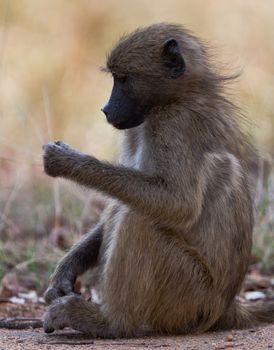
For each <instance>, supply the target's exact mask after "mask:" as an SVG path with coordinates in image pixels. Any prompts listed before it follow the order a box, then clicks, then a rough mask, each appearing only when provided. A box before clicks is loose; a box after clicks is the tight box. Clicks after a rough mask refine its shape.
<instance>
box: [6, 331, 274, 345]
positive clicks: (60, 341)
mask: <svg viewBox="0 0 274 350" xmlns="http://www.w3.org/2000/svg"><path fill="white" fill-rule="evenodd" d="M72 348H73V349H85V350H90V349H184V350H205V349H213V350H217V349H242V350H244V349H245V350H250V349H256V350H268V349H274V325H271V326H266V327H260V328H254V329H248V330H241V331H240V330H236V331H232V332H231V331H229V332H212V333H206V334H202V335H198V336H176V337H174V336H173V337H155V338H139V339H115V340H103V339H90V338H87V337H83V336H82V335H80V334H79V333H75V332H70V331H62V332H59V333H55V334H50V335H46V334H44V333H43V331H42V330H41V329H39V330H24V331H21V330H20V331H19V330H0V350H34V349H35V350H36V349H41V350H43V349H46V350H50V349H58V350H66V349H72Z"/></svg>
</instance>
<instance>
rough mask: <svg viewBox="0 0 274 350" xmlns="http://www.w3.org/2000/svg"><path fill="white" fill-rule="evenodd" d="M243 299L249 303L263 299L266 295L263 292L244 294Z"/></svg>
mask: <svg viewBox="0 0 274 350" xmlns="http://www.w3.org/2000/svg"><path fill="white" fill-rule="evenodd" d="M245 298H246V300H249V301H256V300H260V299H265V298H266V295H265V294H264V293H263V292H246V293H245Z"/></svg>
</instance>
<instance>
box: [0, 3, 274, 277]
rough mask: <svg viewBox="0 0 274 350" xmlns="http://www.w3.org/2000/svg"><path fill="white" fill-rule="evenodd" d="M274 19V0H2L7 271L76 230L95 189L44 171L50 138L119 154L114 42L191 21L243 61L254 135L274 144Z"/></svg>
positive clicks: (264, 144) (2, 249) (262, 229)
mask: <svg viewBox="0 0 274 350" xmlns="http://www.w3.org/2000/svg"><path fill="white" fill-rule="evenodd" d="M273 18H274V3H273V1H272V0H264V1H261V2H258V1H257V0H247V1H244V0H234V1H226V0H220V1H214V0H208V1H202V0H193V1H187V0H183V1H179V0H170V1H165V0H158V1H145V0H138V1H137V0H133V1H131V2H129V1H127V0H115V1H114V0H104V1H99V2H98V1H95V0H79V1H74V2H73V1H65V0H56V1H54V2H47V1H36V0H14V1H11V0H0V235H1V242H0V261H2V262H3V263H2V267H0V275H1V269H2V273H3V272H4V271H5V270H6V269H7V268H8V269H9V268H10V267H12V266H14V265H16V264H17V263H19V262H21V261H22V260H28V259H29V258H30V256H31V257H32V258H33V256H35V255H37V252H38V251H39V254H40V249H39V250H38V247H39V248H41V239H43V240H42V242H44V244H45V245H47V237H48V234H49V232H50V231H51V230H52V228H53V227H55V226H56V225H59V226H60V225H61V226H62V225H63V226H64V227H65V228H66V229H67V230H68V231H70V232H71V233H72V239H74V238H73V237H75V235H76V234H77V232H79V230H80V226H81V213H82V211H83V210H84V208H85V207H86V203H87V197H88V195H87V194H86V193H83V192H81V191H80V190H79V189H77V188H76V187H74V186H73V185H71V184H67V183H64V182H61V183H60V184H56V183H55V185H54V184H53V181H52V180H51V179H48V178H47V177H46V176H45V175H44V174H43V172H42V167H41V146H42V144H43V143H44V142H45V141H47V140H49V139H63V140H64V141H65V142H67V143H69V144H71V145H72V146H74V147H76V148H79V149H82V150H83V151H85V152H90V153H92V154H93V155H95V156H97V157H99V158H107V159H112V158H114V157H115V155H116V152H117V146H116V145H117V135H118V134H117V132H115V131H114V130H113V129H112V128H111V127H110V126H109V125H107V123H105V120H104V117H103V115H102V113H101V112H100V107H101V106H102V105H103V103H104V102H105V101H106V99H107V98H108V94H109V91H110V87H111V79H110V78H109V77H108V76H106V75H104V74H102V73H101V72H100V70H99V67H100V65H102V64H103V62H104V57H105V53H106V52H107V51H108V50H109V49H110V47H111V45H112V44H113V42H115V41H116V39H117V38H118V37H119V36H120V35H121V34H123V33H124V32H128V31H130V30H132V29H134V28H136V27H137V26H140V25H146V24H150V23H153V22H160V21H169V22H178V23H182V24H184V25H185V26H186V27H188V28H190V29H192V30H193V32H195V33H196V34H197V35H198V36H200V37H202V38H204V40H205V41H209V42H211V43H212V44H213V45H214V46H216V47H217V50H216V54H217V56H218V57H220V61H223V62H229V64H228V65H227V66H228V69H230V68H231V70H233V69H236V70H239V69H243V75H242V77H241V79H240V80H239V82H238V83H237V85H236V86H235V87H234V94H233V98H234V101H235V102H237V103H239V104H240V105H241V106H242V108H243V110H244V113H245V114H246V115H247V116H248V118H249V120H250V123H249V125H248V130H247V131H248V132H249V133H250V134H251V136H252V138H253V140H254V142H255V143H256V144H257V145H258V146H259V148H260V149H262V150H263V151H268V152H273V149H274V137H273V135H274V115H273V110H274V99H273V96H274V84H273V79H274V78H273V77H274V74H273V73H274V65H273V58H274V22H273ZM229 67H230V68H229ZM232 67H234V68H232ZM273 187H274V185H273V181H272V184H270V185H269V187H268V190H266V191H265V192H264V193H265V194H264V196H265V197H264V198H267V199H263V200H262V202H261V204H260V205H259V224H258V229H256V234H255V240H254V241H255V248H254V251H255V252H256V254H257V256H259V257H260V259H261V261H263V263H264V264H265V265H267V266H270V265H272V264H273V251H274V247H273V230H274V229H273V222H274V220H273V215H274V214H273V211H274V208H273V202H274V190H273ZM26 237H27V238H28V239H26ZM14 242H16V245H15V244H14ZM16 246H17V247H19V248H20V249H21V251H20V250H19V249H17V248H16ZM18 250H19V251H18ZM46 251H47V250H46Z"/></svg>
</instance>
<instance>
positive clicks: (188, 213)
mask: <svg viewBox="0 0 274 350" xmlns="http://www.w3.org/2000/svg"><path fill="white" fill-rule="evenodd" d="M44 166H45V171H46V173H47V174H48V175H50V176H60V177H64V178H67V179H70V180H73V181H75V182H77V183H79V184H80V185H84V186H86V187H91V188H95V189H97V190H100V191H102V192H104V193H106V194H107V195H109V196H112V197H114V198H117V199H118V200H120V201H122V202H124V203H126V204H129V205H130V206H134V207H135V208H136V209H138V210H141V211H142V212H144V213H145V214H146V215H148V216H150V217H152V218H153V219H157V220H159V222H161V223H162V224H166V225H170V226H173V227H176V226H177V225H181V224H182V221H184V222H185V223H187V224H189V223H190V222H191V221H192V220H193V218H194V217H195V216H196V215H197V212H198V210H199V205H197V203H196V202H195V201H196V199H195V198H198V197H199V196H195V195H194V194H193V196H190V195H189V191H190V190H189V188H188V189H187V190H186V191H188V193H187V195H185V196H184V193H182V191H180V193H179V192H178V191H176V190H175V189H172V188H169V186H168V185H167V183H166V182H165V181H164V180H163V179H162V178H160V177H158V176H156V175H155V176H153V175H148V174H145V173H142V172H141V171H138V170H135V169H132V168H127V167H124V166H115V165H112V164H109V163H106V162H101V161H99V160H97V159H96V158H94V157H91V156H89V155H85V154H82V153H79V152H76V151H74V150H73V149H71V148H70V147H69V146H67V145H65V144H63V143H61V142H58V143H49V144H47V145H46V146H45V155H44ZM185 194H186V193H185Z"/></svg>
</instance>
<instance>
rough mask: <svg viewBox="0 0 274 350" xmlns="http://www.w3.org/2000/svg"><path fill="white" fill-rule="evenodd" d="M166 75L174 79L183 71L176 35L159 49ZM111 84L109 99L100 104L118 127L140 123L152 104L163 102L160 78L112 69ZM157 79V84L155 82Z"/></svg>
mask: <svg viewBox="0 0 274 350" xmlns="http://www.w3.org/2000/svg"><path fill="white" fill-rule="evenodd" d="M161 58H162V68H163V69H164V74H165V75H166V78H168V79H169V80H170V79H177V78H179V77H180V76H181V75H183V73H184V71H185V62H184V59H183V57H182V55H181V53H180V49H179V45H178V43H177V41H176V40H175V39H170V40H168V41H166V42H165V43H164V45H163V49H162V52H161ZM112 75H113V80H114V84H113V88H112V92H111V96H110V99H109V101H108V103H107V104H106V105H105V106H104V107H103V108H102V111H103V112H104V113H105V115H106V118H107V121H108V122H109V123H110V124H112V125H113V126H114V127H115V128H117V129H130V128H133V127H136V126H138V125H140V124H142V123H143V122H144V120H145V116H146V115H147V114H148V112H149V111H150V109H151V108H152V107H155V106H157V105H161V104H163V103H164V102H165V99H166V96H163V95H161V89H159V86H161V84H160V82H159V81H158V80H157V81H156V82H155V79H152V80H151V81H150V79H149V78H148V77H146V78H145V79H142V77H141V76H138V77H136V76H135V77H134V76H126V75H121V76H118V75H117V74H115V73H113V74H112ZM155 83H156V86H155Z"/></svg>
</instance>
